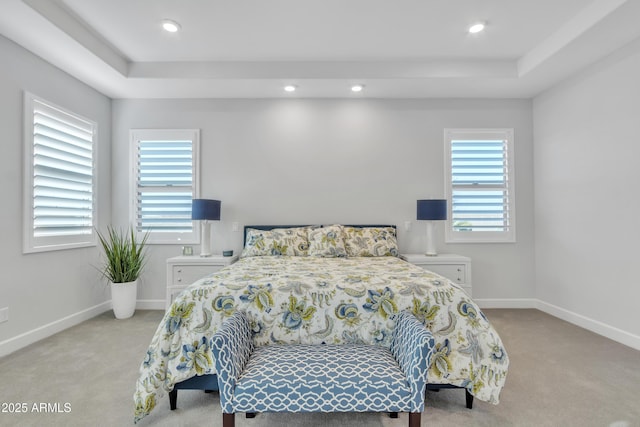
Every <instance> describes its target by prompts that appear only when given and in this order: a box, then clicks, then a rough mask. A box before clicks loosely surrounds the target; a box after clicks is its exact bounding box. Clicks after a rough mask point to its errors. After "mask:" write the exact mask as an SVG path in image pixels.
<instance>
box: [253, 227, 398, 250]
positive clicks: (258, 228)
mask: <svg viewBox="0 0 640 427" xmlns="http://www.w3.org/2000/svg"><path fill="white" fill-rule="evenodd" d="M342 225H344V226H345V227H355V228H364V227H392V228H394V229H395V228H396V226H395V225H390V224H342ZM296 227H324V225H317V224H314V225H310V224H303V225H245V226H244V236H243V239H242V247H243V248H244V245H246V244H247V230H248V229H250V228H254V229H256V230H273V229H274V228H296Z"/></svg>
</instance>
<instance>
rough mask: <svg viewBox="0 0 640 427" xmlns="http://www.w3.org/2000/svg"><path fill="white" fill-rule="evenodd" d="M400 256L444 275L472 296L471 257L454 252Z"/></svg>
mask: <svg viewBox="0 0 640 427" xmlns="http://www.w3.org/2000/svg"><path fill="white" fill-rule="evenodd" d="M400 258H402V259H403V260H405V261H408V262H410V263H411V264H415V265H417V266H419V267H422V268H424V269H425V270H429V271H433V272H434V273H437V274H439V275H441V276H444V277H446V278H447V279H449V280H451V281H452V282H454V283H457V284H458V285H460V286H461V287H462V289H464V290H465V292H466V293H467V294H468V295H469V296H470V297H471V296H472V294H471V290H472V288H471V258H467V257H466V256H462V255H455V254H438V255H436V256H427V255H424V254H402V255H400Z"/></svg>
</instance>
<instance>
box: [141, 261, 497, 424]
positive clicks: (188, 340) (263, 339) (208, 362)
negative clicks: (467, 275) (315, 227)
mask: <svg viewBox="0 0 640 427" xmlns="http://www.w3.org/2000/svg"><path fill="white" fill-rule="evenodd" d="M405 309H408V310H410V311H411V312H413V313H414V315H415V316H416V317H417V318H418V319H420V320H422V321H423V323H424V324H425V325H426V326H427V328H429V329H430V330H431V331H432V333H433V334H434V336H435V339H436V352H435V354H434V356H433V359H432V360H433V363H432V366H431V368H430V370H429V372H428V381H429V383H441V384H452V385H456V386H462V387H466V388H467V389H468V390H469V391H470V392H471V394H473V395H474V396H475V397H477V398H478V399H480V400H483V401H487V402H491V403H494V404H497V403H498V401H499V394H500V391H501V389H502V387H503V386H504V383H505V380H506V375H507V368H508V365H509V359H508V356H507V353H506V351H505V349H504V346H503V345H502V341H501V340H500V337H499V336H498V334H497V332H496V331H495V329H493V327H492V326H491V324H490V323H489V321H488V320H487V318H486V317H485V316H484V314H483V313H482V311H480V309H479V308H478V306H477V305H476V304H475V303H474V302H473V300H471V298H469V297H468V296H467V294H466V293H465V292H464V291H463V290H462V289H461V288H460V287H459V286H457V285H456V284H454V283H453V282H451V281H450V280H448V279H446V278H444V277H442V276H439V275H437V274H435V273H431V272H428V271H425V270H423V269H422V268H420V267H417V266H415V265H413V264H410V263H408V262H405V261H403V260H401V259H399V258H396V257H391V256H386V257H371V258H369V257H367V258H364V257H363V258H318V257H287V256H275V257H274V256H265V257H250V258H243V259H241V260H240V261H238V262H237V263H235V264H233V265H231V266H229V267H226V268H224V269H222V270H220V271H218V272H216V273H214V274H212V275H210V276H208V277H206V278H203V279H201V280H199V281H197V282H195V283H194V284H192V285H191V286H189V287H188V288H187V289H186V290H185V291H183V292H182V293H181V294H180V295H179V296H178V297H177V298H176V300H175V301H174V303H173V304H172V306H171V308H170V310H168V311H167V313H166V314H165V316H164V318H163V319H162V321H161V322H160V325H159V326H158V329H157V331H156V333H155V335H154V336H153V339H152V340H151V344H150V345H149V349H148V350H147V354H146V355H145V358H144V361H143V362H142V364H141V366H140V377H139V379H138V381H137V384H136V392H135V394H134V401H135V405H136V409H135V421H138V420H140V419H142V418H143V417H144V416H146V415H147V414H149V413H150V412H151V411H152V410H153V408H154V407H155V405H156V404H157V401H158V399H159V398H160V397H161V396H162V395H163V394H164V392H168V391H171V390H172V389H173V386H174V384H176V383H177V382H180V381H183V380H186V379H188V378H191V377H193V376H196V375H204V374H214V373H215V363H214V360H213V356H212V353H211V348H210V346H209V340H210V339H211V337H212V336H213V334H214V333H215V332H216V331H217V330H218V328H219V327H220V325H221V324H222V322H223V321H224V319H225V318H226V317H228V316H230V315H231V314H232V313H233V312H234V311H235V310H244V311H246V312H247V313H248V315H249V318H250V319H251V320H252V327H253V330H254V332H255V336H254V341H255V343H256V345H268V344H271V343H305V344H322V343H366V344H379V345H385V346H388V345H389V341H390V338H391V337H390V331H391V330H392V329H393V324H394V319H393V314H394V313H397V312H398V311H401V310H405Z"/></svg>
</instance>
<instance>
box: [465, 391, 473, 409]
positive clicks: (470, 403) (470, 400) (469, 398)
mask: <svg viewBox="0 0 640 427" xmlns="http://www.w3.org/2000/svg"><path fill="white" fill-rule="evenodd" d="M464 393H465V397H466V400H467V408H468V409H473V395H472V394H471V393H469V390H467V389H465V390H464Z"/></svg>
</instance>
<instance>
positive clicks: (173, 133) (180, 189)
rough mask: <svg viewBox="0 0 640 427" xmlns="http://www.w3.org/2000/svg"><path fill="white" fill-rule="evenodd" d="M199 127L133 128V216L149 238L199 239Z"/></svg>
mask: <svg viewBox="0 0 640 427" xmlns="http://www.w3.org/2000/svg"><path fill="white" fill-rule="evenodd" d="M199 146H200V131H199V130H198V129H177V130H165V129H149V130H132V131H131V147H132V164H133V166H134V167H133V177H134V183H133V189H134V196H133V197H132V198H131V199H132V203H133V204H132V208H131V212H132V217H133V218H132V220H133V222H134V224H135V226H136V230H137V231H138V232H139V233H145V232H149V242H150V243H199V240H198V236H199V229H197V227H198V224H197V222H198V221H196V224H195V225H194V222H193V221H192V220H191V200H192V199H193V198H197V197H198V194H199V188H198V181H199V180H198V168H197V165H198V151H199Z"/></svg>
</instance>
